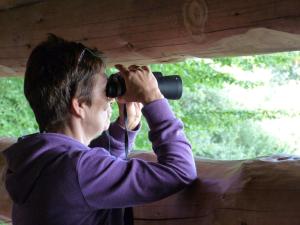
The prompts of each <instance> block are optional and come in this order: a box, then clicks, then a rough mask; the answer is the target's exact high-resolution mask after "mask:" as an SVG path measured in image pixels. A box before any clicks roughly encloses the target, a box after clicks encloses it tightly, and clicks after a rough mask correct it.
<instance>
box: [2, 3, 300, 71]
mask: <svg viewBox="0 0 300 225" xmlns="http://www.w3.org/2000/svg"><path fill="white" fill-rule="evenodd" d="M299 9H300V1H299V0H285V1H275V0H252V1H241V0H227V1H221V0H161V1H159V0H143V1H132V0H102V1H98V0H90V1H85V0H64V1H61V0H48V1H42V0H5V1H3V3H1V4H0V33H1V35H0V76H9V75H23V73H24V67H25V64H26V61H27V58H28V56H29V53H30V52H31V50H32V49H33V47H34V46H36V45H37V44H38V43H39V42H41V41H43V40H45V39H46V34H47V33H54V34H57V35H59V36H61V37H64V38H66V39H68V40H74V41H79V42H83V43H84V44H86V45H88V46H90V47H97V48H98V49H99V50H101V51H103V53H104V55H105V56H106V58H107V64H108V65H113V64H115V63H124V64H126V65H128V64H133V63H136V64H149V63H157V62H173V61H179V60H182V59H184V58H187V57H193V56H196V57H215V56H234V55H249V54H257V53H271V52H279V51H292V50H299V49H300V35H299V34H300V10H299Z"/></svg>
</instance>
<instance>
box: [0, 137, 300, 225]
mask: <svg viewBox="0 0 300 225" xmlns="http://www.w3.org/2000/svg"><path fill="white" fill-rule="evenodd" d="M9 141H13V139H6V140H3V139H2V142H1V140H0V151H1V150H2V149H3V147H4V146H7V145H8V143H9ZM131 157H138V158H143V159H145V160H149V161H155V156H154V155H153V154H151V153H137V152H135V153H134V154H132V155H131ZM4 164H5V163H4V160H3V157H1V156H0V171H1V170H2V171H3V168H4V166H5V165H4ZM196 165H197V170H198V176H199V179H198V180H196V181H195V182H194V183H193V184H192V185H191V186H190V187H188V188H186V189H185V190H183V191H181V192H179V193H177V194H175V195H172V196H170V197H168V198H166V199H163V200H161V201H158V202H154V203H151V204H147V205H142V206H138V207H135V208H134V220H135V221H134V224H135V225H174V224H176V225H247V224H248V225H299V224H300V214H299V210H300V158H298V157H296V156H287V155H278V156H271V157H265V158H258V159H254V160H235V161H220V160H206V159H196ZM0 203H1V204H0V215H1V216H2V217H3V216H4V217H6V218H9V217H10V210H11V201H10V199H9V196H8V194H7V193H6V191H5V189H4V186H3V183H1V184H0ZM0 218H1V217H0Z"/></svg>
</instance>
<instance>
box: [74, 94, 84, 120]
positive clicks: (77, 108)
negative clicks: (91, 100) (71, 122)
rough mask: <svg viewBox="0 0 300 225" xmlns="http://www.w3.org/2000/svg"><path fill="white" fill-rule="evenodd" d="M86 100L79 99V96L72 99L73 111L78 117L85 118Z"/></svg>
mask: <svg viewBox="0 0 300 225" xmlns="http://www.w3.org/2000/svg"><path fill="white" fill-rule="evenodd" d="M84 105H85V104H84V102H81V101H79V99H78V98H72V101H71V113H72V114H73V115H75V116H77V117H80V118H84V117H85V110H84Z"/></svg>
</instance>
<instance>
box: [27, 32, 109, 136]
mask: <svg viewBox="0 0 300 225" xmlns="http://www.w3.org/2000/svg"><path fill="white" fill-rule="evenodd" d="M86 50H87V51H86ZM95 56H97V57H95ZM102 67H104V62H103V59H102V58H101V56H100V55H99V52H98V51H97V50H96V49H89V48H87V47H85V46H84V45H83V44H81V43H76V42H71V41H66V40H64V39H62V38H59V37H57V36H55V35H53V34H49V36H48V40H47V41H45V42H42V43H40V44H39V45H38V46H37V47H36V48H34V49H33V51H32V53H31V55H30V57H29V59H28V62H27V66H26V72H25V80H24V94H25V96H26V98H27V100H28V102H29V105H30V107H31V108H32V110H33V112H34V114H35V118H36V121H37V123H38V125H39V128H40V131H47V130H53V129H55V128H57V127H59V126H62V125H63V124H64V121H65V120H66V119H67V118H68V117H69V115H70V114H69V112H70V111H69V109H70V104H71V100H72V98H74V97H77V98H79V100H80V101H81V102H86V103H87V104H88V105H90V104H91V96H92V90H93V84H94V83H95V82H94V81H95V74H97V73H99V72H100V71H101V68H102Z"/></svg>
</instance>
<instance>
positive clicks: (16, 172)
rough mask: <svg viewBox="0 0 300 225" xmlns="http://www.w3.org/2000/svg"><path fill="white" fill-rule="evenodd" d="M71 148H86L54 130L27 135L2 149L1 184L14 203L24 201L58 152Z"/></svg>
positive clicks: (87, 148)
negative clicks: (4, 162)
mask: <svg viewBox="0 0 300 225" xmlns="http://www.w3.org/2000/svg"><path fill="white" fill-rule="evenodd" d="M75 149H77V150H85V149H86V150H89V149H90V148H89V147H87V146H85V145H84V144H82V143H80V142H79V141H77V140H75V139H73V138H71V137H68V136H66V135H63V134H58V133H37V134H31V135H27V136H24V137H21V138H19V139H18V141H17V143H15V144H13V145H12V146H10V147H9V148H7V149H6V150H5V151H4V152H3V155H4V157H5V158H6V161H7V164H8V166H7V172H6V175H5V186H6V189H7V191H8V193H9V195H10V197H11V199H12V200H13V201H14V203H17V204H22V203H25V202H26V200H27V199H28V197H29V195H30V193H31V191H32V190H33V189H34V187H35V185H36V183H37V181H38V179H39V176H40V174H41V173H42V172H43V170H44V169H45V168H46V167H47V166H48V165H49V164H51V163H52V162H53V161H54V160H56V159H57V158H58V157H60V155H61V154H64V153H65V152H66V151H74V150H75Z"/></svg>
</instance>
